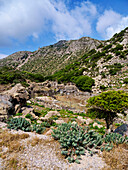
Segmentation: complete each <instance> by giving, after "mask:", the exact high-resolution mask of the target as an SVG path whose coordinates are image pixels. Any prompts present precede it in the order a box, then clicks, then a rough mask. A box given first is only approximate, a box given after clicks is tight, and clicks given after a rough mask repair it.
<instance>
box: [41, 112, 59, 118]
mask: <svg viewBox="0 0 128 170" xmlns="http://www.w3.org/2000/svg"><path fill="white" fill-rule="evenodd" d="M52 116H60V113H59V112H57V111H49V112H48V113H47V114H46V115H45V117H42V118H41V120H45V119H49V118H50V117H52Z"/></svg>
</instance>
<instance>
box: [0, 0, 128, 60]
mask: <svg viewBox="0 0 128 170" xmlns="http://www.w3.org/2000/svg"><path fill="white" fill-rule="evenodd" d="M126 27H128V0H89V1H87V0H0V58H3V57H6V56H7V55H10V54H12V53H14V52H17V51H23V50H26V51H35V50H37V49H38V48H39V47H43V46H47V45H50V44H54V43H56V42H57V41H59V40H63V39H66V40H70V39H78V38H80V37H83V36H89V37H92V38H95V39H99V40H105V39H109V38H110V37H112V36H113V35H114V34H115V33H116V32H120V31H121V30H122V29H124V28H126Z"/></svg>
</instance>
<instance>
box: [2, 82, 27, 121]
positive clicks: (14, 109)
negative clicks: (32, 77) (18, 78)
mask: <svg viewBox="0 0 128 170" xmlns="http://www.w3.org/2000/svg"><path fill="white" fill-rule="evenodd" d="M28 99H29V94H28V92H27V91H26V89H25V87H23V86H22V85H21V84H20V83H19V84H16V85H15V86H14V87H13V88H12V89H10V90H7V91H4V92H2V93H1V94H0V119H6V118H8V117H9V116H10V115H13V114H16V113H18V112H19V111H20V109H21V107H22V106H24V105H25V104H26V101H27V100H28Z"/></svg>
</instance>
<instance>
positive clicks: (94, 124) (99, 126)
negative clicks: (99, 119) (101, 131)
mask: <svg viewBox="0 0 128 170" xmlns="http://www.w3.org/2000/svg"><path fill="white" fill-rule="evenodd" d="M96 126H97V127H98V128H102V127H103V126H102V125H99V124H98V123H96V122H94V123H93V127H96Z"/></svg>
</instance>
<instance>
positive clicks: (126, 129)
mask: <svg viewBox="0 0 128 170" xmlns="http://www.w3.org/2000/svg"><path fill="white" fill-rule="evenodd" d="M114 133H119V134H121V135H126V136H128V124H123V125H121V126H119V127H118V128H116V129H115V131H114Z"/></svg>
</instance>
